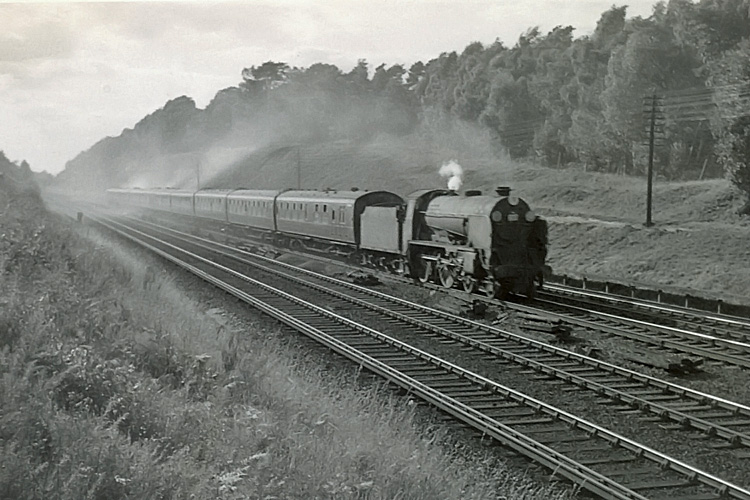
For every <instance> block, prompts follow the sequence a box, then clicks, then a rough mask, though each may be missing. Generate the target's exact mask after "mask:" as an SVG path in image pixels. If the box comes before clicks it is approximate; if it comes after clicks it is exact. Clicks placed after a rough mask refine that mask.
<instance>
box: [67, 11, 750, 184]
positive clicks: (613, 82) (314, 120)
mask: <svg viewBox="0 0 750 500" xmlns="http://www.w3.org/2000/svg"><path fill="white" fill-rule="evenodd" d="M241 77H242V81H241V82H240V83H239V84H238V86H236V87H231V88H227V89H224V90H221V91H220V92H218V93H217V94H216V96H215V98H214V99H213V100H212V102H211V103H210V104H209V105H208V106H207V107H206V108H205V109H203V110H201V109H197V108H196V106H195V103H194V102H193V101H192V99H190V98H188V97H181V98H178V99H175V100H173V101H170V102H168V103H167V104H166V105H165V106H164V108H162V109H160V110H158V111H156V112H154V113H153V114H151V115H149V116H147V117H145V118H143V119H142V120H141V121H140V122H139V123H138V124H137V125H136V126H135V127H134V128H133V129H127V130H125V131H124V132H123V133H122V134H121V135H120V136H119V137H116V138H106V139H103V140H102V141H100V142H98V143H97V144H95V145H94V146H93V147H92V148H91V149H89V150H88V151H85V152H83V153H81V154H80V155H79V156H77V157H76V158H75V159H73V160H72V161H70V162H69V163H68V165H67V168H66V171H65V172H64V173H63V174H61V176H60V179H61V180H66V179H67V180H75V179H80V178H83V177H85V178H86V179H87V180H88V182H89V183H90V182H91V181H92V179H93V180H94V181H95V180H96V177H97V176H99V179H100V180H101V182H102V183H103V184H105V185H115V184H118V183H122V182H125V181H126V180H127V179H130V178H132V177H133V176H136V175H138V174H139V173H142V170H143V169H144V168H146V169H148V168H156V167H155V163H154V161H153V159H154V158H156V157H163V155H172V156H175V157H177V158H179V157H180V155H189V154H190V153H193V152H198V151H202V150H207V149H209V148H211V147H215V146H217V145H227V146H232V145H234V146H237V145H241V144H253V145H268V144H278V145H280V146H283V145H284V144H285V143H286V144H300V143H306V142H307V143H310V142H325V141H343V140H346V141H367V140H371V139H373V138H375V137H377V136H381V135H384V134H387V135H395V136H410V135H415V136H417V135H418V134H424V133H425V132H429V131H437V130H439V129H441V128H445V127H449V124H450V123H454V122H455V121H456V120H461V121H462V122H464V123H469V124H472V125H475V126H476V127H477V130H478V131H479V133H481V134H485V135H486V136H487V137H488V138H489V141H490V144H491V147H492V149H493V151H494V152H496V153H497V154H502V155H510V156H511V157H512V158H533V159H534V160H535V161H537V162H540V163H543V164H546V165H549V166H554V167H558V166H564V165H567V164H570V163H575V164H578V165H583V166H584V168H586V169H588V170H595V171H605V172H617V173H621V174H625V175H643V173H644V172H645V169H646V167H647V164H648V158H649V138H650V135H651V134H650V131H651V125H652V123H653V138H654V162H655V165H656V169H657V173H658V175H660V176H662V177H663V178H666V179H698V178H707V177H718V176H722V175H727V176H728V177H729V178H731V179H732V180H733V182H734V183H735V184H736V185H737V186H738V187H739V188H740V189H742V190H743V191H745V192H746V193H750V0H701V1H699V2H695V3H693V2H691V1H689V0H671V1H669V2H667V3H664V2H662V3H658V4H656V5H655V7H654V10H653V13H652V15H651V16H650V17H648V18H645V19H644V18H641V17H635V18H628V17H627V8H626V7H624V6H623V7H615V6H613V7H612V8H611V9H610V10H608V11H606V12H604V13H603V14H602V15H601V17H600V19H599V21H598V23H597V26H596V29H595V31H594V32H593V33H592V34H591V35H590V36H582V37H578V38H575V37H574V28H573V27H571V26H558V27H556V28H555V29H553V30H552V31H551V32H549V33H546V34H544V33H541V32H540V31H539V30H538V29H537V28H531V29H529V30H527V31H526V32H525V33H524V34H523V35H522V36H521V37H520V38H519V40H518V42H517V43H516V44H515V45H514V46H513V47H508V46H506V45H504V44H503V43H501V42H500V41H496V42H495V43H493V44H491V45H483V44H481V43H478V42H477V43H472V44H470V45H469V46H467V47H466V48H464V49H463V51H462V52H460V53H458V52H450V53H443V54H440V55H439V56H438V57H436V58H435V59H432V60H430V61H427V62H416V63H414V64H412V65H411V66H410V67H408V68H407V67H404V66H402V65H398V64H394V65H391V66H388V65H386V64H381V65H379V66H377V67H375V68H372V67H370V66H369V65H368V63H367V62H366V61H364V60H363V61H360V62H359V64H358V65H357V66H356V67H354V68H353V69H352V70H351V71H348V72H344V71H342V70H340V69H339V68H337V67H336V66H333V65H330V64H323V63H319V64H313V65H312V66H310V67H308V68H297V67H290V66H289V65H288V64H286V63H284V62H273V61H268V62H265V63H263V64H260V65H257V66H251V67H249V68H246V69H244V70H243V71H242V73H241ZM101 165H108V166H109V168H107V169H106V171H102V169H101V168H100V166H101Z"/></svg>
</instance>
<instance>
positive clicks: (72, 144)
mask: <svg viewBox="0 0 750 500" xmlns="http://www.w3.org/2000/svg"><path fill="white" fill-rule="evenodd" d="M654 3H655V1H653V0H630V1H629V2H613V1H612V0H249V1H243V2H232V3H224V2H208V1H205V0H204V1H201V2H190V3H188V2H159V3H157V2H110V3H69V2H50V3H3V0H0V150H3V151H4V152H5V154H6V156H8V157H9V158H10V159H11V160H13V161H18V162H20V161H21V160H24V159H25V160H26V161H28V162H29V164H30V165H31V168H32V169H33V170H35V171H42V170H46V171H48V172H51V173H57V172H60V171H61V170H62V169H63V168H64V166H65V162H66V161H68V160H70V159H72V158H73V157H75V155H76V154H78V153H79V152H81V151H83V150H85V149H88V148H89V147H91V146H92V145H93V144H94V143H96V142H97V141H98V140H99V139H102V138H104V137H106V136H117V135H119V134H120V133H121V132H122V130H123V129H124V128H130V127H133V126H134V125H135V123H136V122H138V120H140V119H141V118H143V117H144V116H145V115H147V114H149V113H151V112H153V111H155V110H156V109H158V108H160V107H162V106H163V105H164V103H165V102H166V101H168V100H170V99H174V98H175V97H179V96H181V95H187V96H190V97H192V98H193V99H194V100H195V101H196V104H197V106H198V107H200V108H203V107H205V106H206V105H207V104H208V103H209V101H210V100H211V98H212V97H213V96H214V95H215V94H216V92H218V91H219V90H221V89H223V88H226V87H229V86H236V85H237V84H238V83H239V82H240V81H241V76H240V72H241V71H242V69H243V68H245V67H250V66H253V65H260V64H262V63H263V62H265V61H268V60H273V61H283V62H286V63H288V64H290V65H291V66H300V67H307V66H310V65H311V64H313V63H316V62H324V63H329V64H335V65H337V66H338V67H339V68H340V69H342V70H343V71H348V70H349V69H351V68H352V67H353V66H354V65H355V64H356V62H357V60H358V59H365V60H367V62H368V63H369V64H370V68H371V69H372V68H374V67H376V66H378V65H380V64H381V63H385V64H386V65H387V66H390V65H392V64H403V65H405V66H407V67H408V66H409V65H411V64H412V63H414V62H415V61H420V60H421V61H423V62H427V61H428V60H430V59H432V58H435V57H437V56H438V55H440V53H441V52H449V51H453V50H455V51H458V52H461V51H462V50H463V48H464V47H466V45H468V44H469V43H471V42H474V41H479V42H482V43H484V44H489V43H492V42H493V41H495V39H498V38H499V39H500V40H502V41H503V42H504V43H505V44H506V45H507V46H513V45H515V42H516V41H517V40H518V36H519V35H520V34H521V33H523V32H524V31H526V30H527V29H528V28H530V27H533V26H539V27H540V28H541V29H542V31H543V32H544V33H547V32H548V31H549V30H551V29H552V28H554V27H555V26H557V25H572V26H573V27H575V28H576V31H575V32H574V35H575V36H576V37H580V36H583V35H587V34H590V33H591V31H592V30H593V28H594V26H595V25H596V21H597V20H598V19H599V17H600V15H601V14H602V13H603V12H604V11H606V10H608V9H609V8H610V7H611V6H612V5H613V4H616V5H618V6H619V5H628V6H629V7H628V17H634V16H644V17H647V16H649V15H650V14H651V10H652V6H653V4H654Z"/></svg>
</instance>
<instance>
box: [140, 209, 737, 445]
mask: <svg viewBox="0 0 750 500" xmlns="http://www.w3.org/2000/svg"><path fill="white" fill-rule="evenodd" d="M147 224H148V225H150V226H153V227H156V228H158V229H160V230H166V231H169V232H171V233H174V234H177V235H178V237H179V238H180V239H182V240H183V241H191V242H192V244H196V245H199V244H198V243H196V242H195V240H197V241H201V242H203V243H204V245H203V246H204V248H206V249H208V250H212V251H215V248H211V247H218V248H221V249H223V250H225V251H230V252H232V253H238V254H240V255H242V256H244V257H251V258H253V259H258V260H261V261H263V262H267V263H270V264H273V265H274V266H277V267H282V268H284V269H288V270H291V271H294V272H296V273H300V274H304V275H308V276H311V277H314V278H316V279H319V280H322V281H325V282H327V283H332V284H336V285H338V286H341V287H343V288H345V289H348V290H353V291H357V292H359V293H361V294H364V295H367V296H371V297H374V298H377V299H379V300H382V301H385V302H386V303H387V304H391V305H399V306H401V307H403V308H405V309H407V310H411V311H422V312H426V313H428V314H429V315H431V316H435V317H438V318H443V319H446V320H449V321H451V322H453V323H456V324H460V325H462V326H465V327H468V328H471V329H476V330H478V331H483V332H487V333H492V334H493V335H496V336H498V337H500V338H505V339H508V340H512V341H515V342H518V343H520V344H522V345H527V346H530V347H533V348H535V349H537V350H540V351H542V352H549V353H551V354H554V355H557V356H560V357H561V359H563V360H575V361H576V362H578V363H579V364H583V365H588V366H591V367H592V368H596V369H601V370H603V371H604V372H606V373H613V374H617V375H620V376H622V377H623V378H624V379H625V380H629V381H633V380H636V381H639V382H642V383H643V384H644V385H646V386H652V387H657V388H659V389H660V390H665V391H669V392H672V393H674V394H677V395H680V396H682V397H687V398H690V399H691V400H693V401H696V402H700V403H703V404H709V405H710V406H711V407H714V408H723V409H725V410H726V411H727V412H728V413H730V415H745V416H747V417H748V418H750V407H748V406H746V405H742V404H740V403H736V402H733V401H729V400H726V399H723V398H718V397H716V396H713V395H710V394H706V393H703V392H699V391H695V390H693V389H689V388H687V387H683V386H680V385H677V384H674V383H671V382H667V381H664V380H661V379H657V378H655V377H651V376H649V375H645V374H641V373H638V372H636V371H633V370H629V369H627V368H623V367H619V366H617V365H613V364H611V363H607V362H605V361H601V360H597V359H595V358H591V357H588V356H584V355H582V354H578V353H575V352H572V351H568V350H565V349H562V348H559V347H555V346H551V345H549V344H546V343H543V342H539V341H536V340H533V339H529V338H527V337H523V336H521V335H517V334H514V333H512V332H509V331H507V330H503V329H500V328H497V327H493V326H490V325H485V324H483V323H479V322H476V321H472V320H470V319H467V318H462V317H460V316H456V315H453V314H450V313H448V312H445V311H440V310H437V309H433V308H429V307H427V306H424V305H421V304H415V303H412V302H409V301H406V300H404V299H400V298H398V297H394V296H392V295H388V294H384V293H381V292H378V291H376V290H372V289H370V288H366V287H362V286H359V285H356V284H353V283H349V282H346V281H342V280H339V279H337V278H334V277H332V276H326V275H323V274H320V273H316V272H315V271H311V270H309V269H302V268H298V267H296V266H293V265H291V264H287V263H284V262H279V261H277V260H274V259H269V258H267V257H264V256H260V255H256V254H253V253H250V252H247V251H245V250H241V249H237V248H234V247H231V246H228V245H224V244H222V243H218V242H214V241H210V240H206V239H205V238H200V237H196V236H194V235H190V234H188V233H183V232H181V231H176V230H174V229H171V228H167V227H162V226H158V225H155V224H151V223H147ZM230 256H231V255H230ZM232 257H233V258H235V259H238V257H236V256H232ZM242 262H243V263H245V264H248V265H253V266H258V265H257V264H255V263H253V262H251V261H247V260H242ZM259 267H260V266H259ZM275 272H277V273H279V272H278V271H275ZM280 274H281V275H282V276H283V277H285V278H286V279H289V280H293V281H295V282H298V283H302V284H304V285H306V286H309V287H312V288H314V289H316V290H318V291H321V292H324V293H327V294H330V295H334V296H336V297H338V298H339V299H342V300H345V301H348V302H354V303H357V304H358V305H360V306H363V307H367V308H369V309H371V310H374V311H377V312H379V313H381V314H384V315H388V316H391V317H393V318H394V319H398V320H400V321H404V322H407V323H410V324H412V325H415V326H419V327H420V328H424V329H427V330H430V331H434V332H435V333H438V334H440V335H444V336H446V337H449V338H452V339H454V340H457V341H460V342H462V343H465V344H467V345H471V346H473V347H476V348H478V349H481V350H483V351H486V352H490V353H492V354H494V355H497V356H500V357H503V358H506V359H510V360H513V361H514V362H517V363H519V364H522V365H526V366H529V367H532V368H534V369H536V370H537V371H540V372H543V373H547V374H552V375H555V376H556V377H557V378H560V379H562V380H566V381H569V382H572V383H576V384H577V385H581V386H583V387H587V388H589V389H592V390H595V391H596V392H597V393H600V394H607V395H609V396H612V397H614V398H615V399H616V400H621V401H623V402H627V403H633V404H636V406H638V407H647V408H650V409H651V410H652V411H653V413H655V414H657V415H659V416H661V417H669V418H670V419H672V420H674V421H676V422H680V423H681V424H683V425H684V424H685V423H686V422H693V423H694V424H695V427H696V428H697V429H699V430H703V431H705V432H706V433H707V434H708V435H716V436H719V437H722V438H724V439H727V440H729V441H730V442H732V443H733V444H736V445H743V446H750V436H747V435H745V434H742V433H739V432H736V431H733V430H731V429H728V428H726V427H723V426H721V425H720V424H716V423H711V422H709V421H706V420H703V419H700V418H699V417H694V416H691V415H688V414H685V413H683V412H681V411H679V410H677V409H674V408H670V407H667V406H664V405H660V404H658V403H654V402H650V401H647V400H645V399H643V398H639V397H636V396H632V395H630V394H627V393H625V392H622V391H618V390H615V389H612V388H609V387H607V386H605V385H603V384H600V383H597V382H596V381H592V380H588V379H586V378H584V377H581V376H580V375H576V374H575V373H570V372H568V371H565V370H563V369H558V368H555V367H552V366H549V365H545V364H542V363H539V362H537V361H535V360H533V359H531V358H528V357H525V356H522V355H519V354H516V353H513V352H511V351H509V350H508V349H507V348H498V347H496V346H493V345H491V344H489V343H487V342H485V341H482V340H476V339H473V338H471V337H469V336H467V335H464V334H461V333H458V332H454V331H451V330H448V329H446V328H441V327H439V326H435V325H433V324H431V323H429V322H427V321H424V320H420V319H418V318H415V317H413V316H408V315H405V314H402V313H399V312H397V311H395V310H394V309H392V308H387V307H383V306H379V305H377V304H373V303H370V302H367V301H364V300H361V299H357V298H356V297H352V296H351V295H347V294H344V293H341V292H337V291H335V290H331V289H330V288H325V287H322V286H321V285H318V284H316V283H311V282H309V281H305V280H300V278H298V277H295V276H292V275H289V274H286V273H280ZM730 415H728V416H730Z"/></svg>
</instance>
